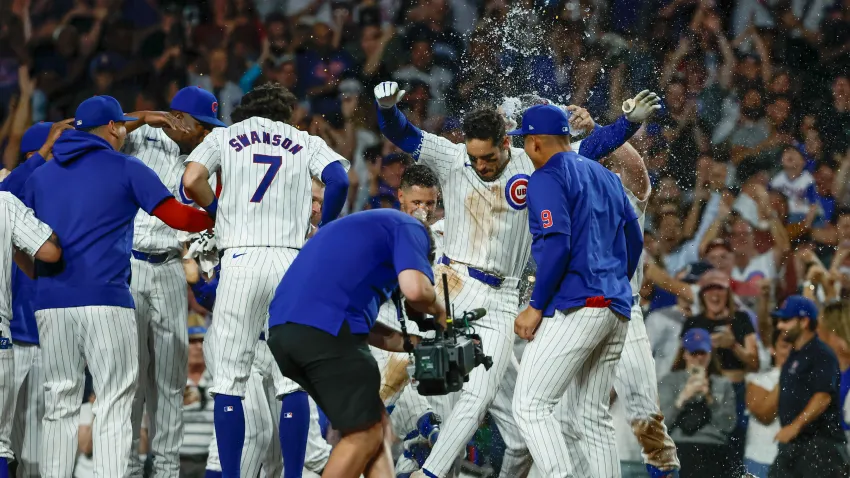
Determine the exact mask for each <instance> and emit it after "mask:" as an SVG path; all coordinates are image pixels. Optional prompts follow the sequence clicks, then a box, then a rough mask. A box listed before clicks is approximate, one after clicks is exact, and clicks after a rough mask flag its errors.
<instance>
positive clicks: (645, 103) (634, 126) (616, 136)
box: [578, 90, 661, 161]
mask: <svg viewBox="0 0 850 478" xmlns="http://www.w3.org/2000/svg"><path fill="white" fill-rule="evenodd" d="M659 109H661V98H659V97H658V95H656V94H655V93H652V92H650V91H649V90H643V91H641V92H640V93H638V94H637V96H635V97H634V98H631V99H629V100H626V102H625V103H624V104H623V112H624V114H623V116H620V117H619V118H617V120H616V121H614V122H613V123H611V124H610V125H608V126H602V127H597V128H595V129H594V130H593V132H592V133H590V136H588V137H587V138H585V139H584V140H582V142H581V146H580V147H579V150H578V153H579V154H580V155H582V156H584V157H585V158H589V159H593V160H595V161H599V160H600V159H602V158H604V157H605V156H608V155H609V154H611V153H612V152H614V151H615V150H616V149H617V148H619V147H620V146H622V145H624V144H625V143H626V141H628V140H629V138H631V137H632V136H634V134H635V133H637V130H638V129H640V127H641V124H642V123H643V122H644V121H646V120H647V119H648V118H649V117H650V116H651V115H652V114H653V113H654V112H655V111H657V110H659Z"/></svg>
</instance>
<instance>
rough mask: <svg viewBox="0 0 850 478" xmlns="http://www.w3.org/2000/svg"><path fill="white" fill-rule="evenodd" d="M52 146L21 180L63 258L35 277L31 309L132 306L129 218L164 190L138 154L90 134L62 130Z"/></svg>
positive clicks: (164, 194)
mask: <svg viewBox="0 0 850 478" xmlns="http://www.w3.org/2000/svg"><path fill="white" fill-rule="evenodd" d="M53 152H54V156H55V160H54V161H51V162H49V163H47V164H45V165H44V166H42V167H40V168H38V169H37V170H36V171H35V173H33V175H32V177H31V178H30V180H29V181H28V182H27V185H26V191H25V198H26V203H27V206H29V207H31V208H32V209H33V210H34V211H35V213H36V215H37V216H38V218H39V219H41V220H42V221H44V222H45V223H47V224H48V225H49V226H50V227H51V228H53V230H54V231H55V232H56V235H57V236H58V237H59V238H60V242H61V245H62V248H63V250H64V257H65V264H64V269H63V270H62V271H61V272H60V273H58V274H50V275H46V276H43V277H39V280H38V281H36V284H37V285H36V288H37V294H36V296H37V297H36V304H35V308H36V310H38V309H43V308H58V307H75V306H77V305H76V304H78V303H79V304H82V305H115V306H119V307H132V306H133V301H132V298H131V297H129V288H128V284H129V279H130V268H129V265H130V248H131V244H132V241H133V219H134V218H135V216H136V213H137V212H138V210H139V208H143V209H145V210H147V211H152V210H153V209H154V208H155V207H156V206H157V205H158V204H159V203H161V202H162V201H163V200H165V199H167V198H168V197H170V193H169V192H168V190H166V189H165V187H164V186H163V185H162V183H161V182H160V181H159V180H158V178H157V177H156V174H155V173H154V172H153V171H152V170H151V169H150V168H148V167H147V166H145V165H144V164H143V163H142V162H141V161H139V160H138V159H136V158H134V157H131V156H127V155H124V154H121V153H118V152H116V151H115V150H113V149H112V147H111V146H110V145H109V143H107V142H106V141H105V140H103V139H101V138H99V137H97V136H95V135H92V134H89V133H86V132H82V131H68V132H65V133H63V135H62V136H61V137H60V138H59V140H57V141H56V144H55V145H54V148H53ZM41 275H42V274H40V276H41ZM92 301H94V302H95V303H96V304H92V303H90V302H92Z"/></svg>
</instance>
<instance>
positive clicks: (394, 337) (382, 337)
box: [369, 299, 419, 352]
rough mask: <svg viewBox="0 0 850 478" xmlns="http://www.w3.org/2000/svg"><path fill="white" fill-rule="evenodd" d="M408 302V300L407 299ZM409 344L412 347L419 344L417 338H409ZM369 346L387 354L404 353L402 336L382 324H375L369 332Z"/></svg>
mask: <svg viewBox="0 0 850 478" xmlns="http://www.w3.org/2000/svg"><path fill="white" fill-rule="evenodd" d="M408 300H409V299H408ZM410 342H411V343H412V344H413V345H416V344H417V343H419V337H417V336H415V335H411V336H410ZM369 345H371V346H372V347H377V348H379V349H382V350H386V351H388V352H404V351H405V350H404V336H402V335H401V333H400V332H396V331H395V330H393V329H391V328H389V327H387V326H386V325H384V324H380V323H376V324H375V326H374V327H372V330H370V331H369Z"/></svg>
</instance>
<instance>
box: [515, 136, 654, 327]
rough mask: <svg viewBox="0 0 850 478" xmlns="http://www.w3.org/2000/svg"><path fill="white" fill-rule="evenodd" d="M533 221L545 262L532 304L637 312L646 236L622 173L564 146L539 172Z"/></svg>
mask: <svg viewBox="0 0 850 478" xmlns="http://www.w3.org/2000/svg"><path fill="white" fill-rule="evenodd" d="M528 221H529V228H530V230H531V234H532V236H533V238H534V239H533V241H534V242H533V243H532V248H531V252H532V255H533V256H534V260H535V261H536V262H537V265H538V269H537V281H536V282H535V288H534V292H533V293H532V296H531V306H532V307H534V308H536V309H539V310H543V311H544V316H546V317H550V316H552V315H553V314H554V311H555V310H566V309H570V308H573V307H583V306H595V307H598V306H603V305H604V306H606V307H610V308H611V309H612V310H613V311H614V312H617V313H618V314H621V315H623V316H625V317H630V316H631V308H632V289H631V286H630V284H629V279H630V278H631V276H632V275H633V274H634V270H635V268H636V266H637V260H638V259H639V257H640V251H641V249H642V248H643V237H642V235H641V234H640V228H639V226H638V221H637V216H636V215H635V211H634V210H633V208H632V206H631V204H630V203H629V200H628V198H627V197H626V192H625V190H624V189H623V185H622V183H621V182H620V179H619V178H618V177H617V176H616V175H615V174H614V173H612V172H611V171H609V170H608V169H606V168H605V167H604V166H602V165H600V164H599V163H597V162H595V161H591V160H589V159H587V158H584V157H582V156H580V155H578V154H576V153H575V152H572V151H570V152H565V153H558V154H556V155H555V156H553V157H552V158H551V159H550V160H549V161H548V162H547V163H546V164H545V165H544V166H543V167H541V168H540V169H538V170H536V171H535V172H534V174H532V175H531V179H530V180H529V183H528Z"/></svg>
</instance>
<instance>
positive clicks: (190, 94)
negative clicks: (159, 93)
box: [171, 86, 227, 128]
mask: <svg viewBox="0 0 850 478" xmlns="http://www.w3.org/2000/svg"><path fill="white" fill-rule="evenodd" d="M171 109H172V110H174V111H182V112H183V113H186V114H188V115H189V116H191V117H192V118H195V119H196V120H198V121H200V122H201V123H206V124H209V125H213V126H219V127H222V128H224V127H227V125H226V124H224V123H222V122H221V120H220V119H218V101H217V100H216V99H215V95H213V94H212V93H210V92H209V91H207V90H205V89H203V88H200V87H197V86H187V87H186V88H183V89H181V90H180V91H178V92H177V94H175V95H174V98H173V99H172V100H171Z"/></svg>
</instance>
